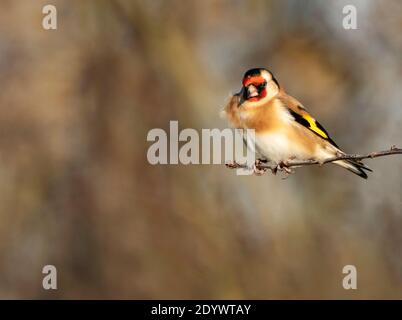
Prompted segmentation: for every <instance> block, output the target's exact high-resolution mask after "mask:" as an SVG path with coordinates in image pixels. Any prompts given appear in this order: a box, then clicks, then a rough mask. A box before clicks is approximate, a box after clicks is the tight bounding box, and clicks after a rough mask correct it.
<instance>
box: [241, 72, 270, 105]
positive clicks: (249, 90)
mask: <svg viewBox="0 0 402 320" xmlns="http://www.w3.org/2000/svg"><path fill="white" fill-rule="evenodd" d="M266 86H267V81H266V79H265V78H264V77H262V76H261V75H260V74H255V75H253V74H249V75H247V73H246V75H245V76H244V78H243V99H244V100H245V101H250V102H254V101H259V100H261V99H262V98H265V96H266V95H267V88H266Z"/></svg>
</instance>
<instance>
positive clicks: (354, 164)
mask: <svg viewBox="0 0 402 320" xmlns="http://www.w3.org/2000/svg"><path fill="white" fill-rule="evenodd" d="M334 164H337V165H338V166H341V167H343V168H345V169H347V170H349V171H350V172H353V173H354V174H356V175H358V176H359V177H362V178H364V179H367V178H368V176H367V173H366V172H365V171H364V170H367V171H370V172H372V171H373V170H371V169H370V168H369V167H367V166H366V165H365V164H364V163H363V162H361V161H358V160H338V161H334Z"/></svg>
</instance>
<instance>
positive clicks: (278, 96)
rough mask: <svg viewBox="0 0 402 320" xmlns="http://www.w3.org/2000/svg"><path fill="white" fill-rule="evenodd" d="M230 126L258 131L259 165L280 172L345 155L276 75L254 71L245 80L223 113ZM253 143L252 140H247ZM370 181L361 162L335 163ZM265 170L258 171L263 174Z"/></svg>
mask: <svg viewBox="0 0 402 320" xmlns="http://www.w3.org/2000/svg"><path fill="white" fill-rule="evenodd" d="M223 113H224V115H225V116H226V118H227V120H228V121H229V124H230V125H231V126H232V127H234V128H237V129H254V130H255V140H254V142H253V146H251V145H250V142H246V140H245V143H246V144H247V143H248V145H247V146H248V147H249V149H251V150H252V151H253V152H255V153H256V156H257V161H258V162H259V163H260V162H271V163H273V164H274V168H275V171H274V173H276V170H277V169H280V170H284V171H286V172H288V173H290V172H291V170H290V169H289V168H287V167H286V163H287V162H289V161H291V160H295V161H304V160H315V161H317V162H318V163H321V164H322V163H324V161H325V160H327V159H329V158H333V157H338V156H343V155H345V154H346V153H345V152H343V151H342V150H341V149H340V148H339V147H338V145H337V144H336V143H335V142H334V140H332V138H331V137H330V135H329V134H328V132H327V131H326V130H325V129H324V127H323V126H322V125H321V124H320V123H319V122H318V121H317V120H316V119H315V118H314V117H313V116H312V115H311V114H310V113H309V112H308V111H307V109H306V108H305V107H304V106H303V105H302V104H301V103H300V102H299V101H298V100H297V99H296V98H294V97H292V96H290V95H289V94H287V93H286V91H285V89H284V88H283V87H282V86H281V85H280V84H279V82H278V80H277V79H276V78H275V77H274V75H273V74H272V72H270V71H269V70H268V69H265V68H253V69H250V70H248V71H246V73H245V74H244V76H243V79H242V88H241V90H240V91H239V92H238V93H236V94H234V95H232V96H231V97H230V99H229V102H228V103H227V104H226V106H225V107H224V109H223ZM247 141H249V140H247ZM332 163H333V164H335V165H338V166H340V167H343V168H345V169H347V170H349V171H350V172H353V173H354V174H356V175H358V176H360V177H362V178H364V179H367V177H368V176H367V173H366V171H372V170H371V169H370V168H369V167H367V166H366V165H365V164H364V163H363V162H362V161H360V160H349V159H348V160H337V161H334V162H332ZM260 170H261V169H256V166H254V171H255V173H256V174H261V172H260Z"/></svg>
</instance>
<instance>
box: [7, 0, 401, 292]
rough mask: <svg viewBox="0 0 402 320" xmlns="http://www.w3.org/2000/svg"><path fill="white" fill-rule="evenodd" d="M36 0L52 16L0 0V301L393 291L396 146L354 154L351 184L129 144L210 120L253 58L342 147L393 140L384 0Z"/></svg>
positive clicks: (395, 13)
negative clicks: (350, 281)
mask: <svg viewBox="0 0 402 320" xmlns="http://www.w3.org/2000/svg"><path fill="white" fill-rule="evenodd" d="M52 2H53V4H55V5H56V7H57V9H58V29H57V30H53V31H45V30H44V29H43V28H42V24H41V23H42V18H43V14H42V6H43V5H44V4H47V2H46V1H42V0H38V1H28V0H14V1H6V0H3V1H1V2H0V84H1V91H0V105H1V113H0V132H1V134H0V219H1V223H0V274H1V281H0V297H1V298H133V299H137V298H141V299H147V298H149V299H155V298H172V299H176V298H216V299H221V298H226V299H230V298H235V299H238V298H239V299H242V298H253V299H268V298H277V299H278V298H289V299H293V298H320V299H327V298H345V299H349V298H380V299H381V298H398V299H400V298H402V255H401V246H402V210H401V209H402V198H401V195H402V170H401V169H402V162H401V158H400V157H399V158H398V157H386V158H381V159H378V160H375V161H372V162H369V165H370V166H371V167H372V168H373V170H374V173H373V174H372V175H371V176H370V178H369V180H368V181H363V180H362V179H359V178H358V177H356V176H354V175H351V174H350V173H348V172H347V171H345V170H341V169H338V168H335V167H332V166H326V167H323V168H319V167H316V168H312V167H311V168H302V169H300V170H298V172H297V173H296V175H294V176H291V177H290V178H289V179H287V180H282V179H281V177H278V176H272V175H266V176H263V177H240V176H236V175H235V173H234V172H233V171H230V170H227V169H225V167H224V166H220V165H199V166H196V165H193V166H183V165H165V166H162V165H159V166H152V165H150V164H149V163H148V162H147V158H146V151H147V148H148V147H149V145H150V143H148V142H147V141H146V136H147V133H148V131H149V130H150V129H152V128H163V129H165V130H167V129H168V127H169V121H171V120H178V121H179V124H180V127H181V128H187V127H191V128H196V129H200V128H216V127H217V128H224V127H226V126H227V124H226V122H225V121H224V120H222V119H220V118H219V111H220V110H221V109H222V107H223V105H224V103H225V102H226V100H227V98H228V96H229V94H230V93H233V92H235V91H237V90H238V89H239V86H240V79H241V76H242V74H243V72H244V71H245V70H247V69H248V68H250V67H257V66H264V67H267V68H269V69H270V70H272V71H273V72H274V73H275V75H276V77H277V78H278V79H279V81H280V82H281V83H282V84H283V85H284V86H285V87H286V89H287V91H288V92H289V93H290V94H292V95H294V96H295V97H297V98H298V99H299V100H300V101H302V102H303V104H304V105H305V106H306V107H307V108H308V109H309V110H310V111H311V112H312V113H313V114H314V115H315V116H316V117H317V118H318V119H320V122H321V123H323V124H324V125H325V126H326V127H327V129H328V131H329V132H330V133H332V136H333V137H334V139H335V140H336V141H337V143H338V144H339V145H340V146H342V147H343V148H344V149H345V151H347V152H355V153H360V152H361V153H363V152H370V151H375V150H380V149H385V148H388V147H390V146H391V145H392V144H397V145H398V144H399V146H401V142H402V141H401V126H402V121H401V119H402V114H401V110H402V108H401V105H400V101H401V98H402V97H401V92H402V91H401V80H402V64H401V54H400V53H401V50H402V41H401V37H400V32H401V31H402V30H401V29H402V25H401V21H402V5H401V3H400V2H399V1H396V0H395V1H381V2H378V1H373V0H371V1H346V2H345V1H331V2H324V1H319V0H316V1H312V0H310V1H303V2H301V1H294V0H289V1H264V0H252V1H229V0H222V1H212V0H208V1H179V0H170V1H160V0H157V1H140V0H139V1H129V0H126V1H125V0H99V1H96V0H88V1H67V0H59V1H52ZM349 3H352V4H355V5H356V7H357V10H358V11H357V12H358V29H357V30H344V29H343V28H342V18H343V15H342V7H343V6H344V5H345V4H349ZM47 264H54V265H55V266H56V267H57V270H58V287H59V289H58V290H57V291H51V292H48V291H45V290H43V289H42V278H43V274H42V273H41V272H42V267H43V266H44V265H47ZM347 264H352V265H355V266H356V267H357V270H358V290H355V291H353V290H349V291H346V290H344V289H343V288H342V279H343V276H344V275H343V274H342V268H343V266H345V265H347Z"/></svg>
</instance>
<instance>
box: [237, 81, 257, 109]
mask: <svg viewBox="0 0 402 320" xmlns="http://www.w3.org/2000/svg"><path fill="white" fill-rule="evenodd" d="M237 95H239V96H240V104H239V106H240V105H241V104H242V103H243V102H244V101H246V100H248V99H249V98H251V97H255V96H258V90H257V88H256V87H255V86H253V85H252V84H251V85H249V86H248V87H247V88H245V87H242V88H241V90H240V92H239V93H237Z"/></svg>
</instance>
